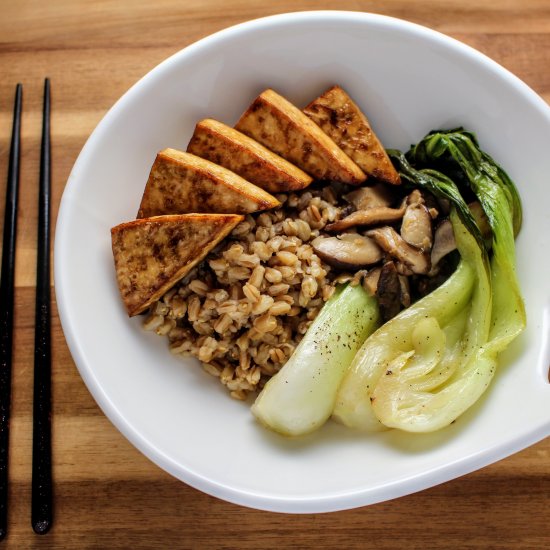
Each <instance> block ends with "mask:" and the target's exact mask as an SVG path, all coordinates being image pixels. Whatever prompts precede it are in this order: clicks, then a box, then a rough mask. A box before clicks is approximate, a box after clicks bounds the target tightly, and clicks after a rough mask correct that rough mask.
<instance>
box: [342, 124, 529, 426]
mask: <svg viewBox="0 0 550 550" xmlns="http://www.w3.org/2000/svg"><path fill="white" fill-rule="evenodd" d="M390 156H391V157H392V160H393V161H394V163H395V164H396V166H397V167H398V169H399V172H400V174H401V177H402V179H403V181H404V182H406V183H409V184H413V185H415V186H417V187H420V188H423V189H427V190H429V191H431V192H433V193H434V194H435V195H438V196H440V197H444V198H446V199H448V200H449V201H450V202H451V204H452V205H453V210H452V213H451V221H452V224H453V230H454V233H455V239H456V241H457V247H458V250H459V253H460V256H461V260H460V263H459V266H458V268H457V270H456V271H455V272H454V273H453V274H452V275H451V277H450V278H449V279H448V280H447V281H446V282H445V283H444V284H443V285H442V286H441V287H439V288H438V289H436V290H435V291H433V292H432V293H431V294H429V295H428V296H426V297H424V298H423V299H421V300H419V301H418V302H417V303H415V304H413V305H412V306H411V307H409V308H408V309H407V310H404V311H402V312H401V313H400V314H399V315H398V316H397V317H395V318H394V319H392V320H391V321H389V322H388V323H386V324H385V325H383V326H382V327H381V328H380V329H378V331H376V332H375V333H374V334H373V335H372V336H371V337H370V338H368V339H367V341H366V342H365V344H364V345H363V346H362V348H361V350H360V351H359V352H358V354H357V355H356V357H355V358H354V360H353V362H352V365H351V367H350V369H349V371H348V373H347V375H346V376H345V377H344V380H343V382H342V385H341V387H340V389H339V391H338V394H337V400H336V405H335V409H334V416H335V418H337V419H338V420H340V421H341V422H343V423H344V424H346V425H348V426H352V427H358V428H363V429H367V430H376V429H381V428H383V427H393V428H399V429H402V430H407V431H413V432H428V431H434V430H437V429H440V428H442V427H444V426H446V425H448V424H449V423H451V422H452V421H454V420H455V419H456V418H457V417H458V416H459V415H460V414H462V413H463V412H464V411H465V410H466V409H467V408H469V407H470V406H471V405H472V404H473V403H475V401H476V400H477V399H478V398H479V397H480V396H481V394H482V393H483V392H484V391H485V389H486V387H487V386H488V384H489V381H490V380H491V378H492V376H493V374H494V372H495V368H496V362H497V355H498V353H500V352H501V351H502V350H503V349H504V348H505V347H506V346H507V345H508V344H509V343H510V342H511V341H512V340H513V339H514V338H515V337H516V336H517V335H518V334H519V333H520V332H521V331H522V330H523V328H524V327H525V322H526V321H525V310H524V306H523V301H522V298H521V295H520V291H519V285H518V282H517V277H516V273H515V249H514V234H515V233H517V232H518V231H519V227H520V225H521V204H520V201H519V195H518V193H517V191H516V189H515V187H514V184H513V183H512V181H511V180H510V179H509V178H508V176H507V175H506V174H505V173H504V171H503V170H502V169H501V168H500V167H499V166H498V165H497V164H496V163H495V162H494V161H493V160H492V159H491V158H490V157H489V156H488V155H487V154H486V153H484V152H482V151H481V150H480V149H479V146H478V144H477V141H476V140H475V137H474V136H473V135H472V134H470V133H468V132H464V131H462V130H456V131H449V132H433V133H431V134H429V135H428V136H426V138H424V139H423V140H422V141H421V142H420V143H419V144H418V145H416V146H415V147H413V148H412V149H411V151H409V153H408V154H407V158H405V157H404V156H403V155H401V154H400V153H399V152H396V151H392V152H391V153H390ZM409 161H410V162H411V163H412V164H414V165H415V167H414V168H413V166H411V164H409ZM435 168H437V170H436V169H435ZM465 186H466V187H467V188H469V189H470V190H471V191H473V193H474V194H475V195H476V196H477V198H478V200H479V202H480V203H481V205H482V207H483V209H484V211H485V213H486V215H487V216H488V219H489V223H490V225H491V229H492V232H493V239H492V250H493V255H492V259H491V261H490V263H489V260H488V251H487V250H486V249H485V245H484V243H483V239H482V238H481V235H480V232H479V229H478V228H477V226H476V225H475V221H474V220H473V218H472V216H471V214H470V212H469V210H468V207H467V205H466V203H465V201H464V199H463V198H462V194H461V192H460V191H459V188H462V189H464V188H465Z"/></svg>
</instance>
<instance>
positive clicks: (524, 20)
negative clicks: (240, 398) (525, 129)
mask: <svg viewBox="0 0 550 550" xmlns="http://www.w3.org/2000/svg"><path fill="white" fill-rule="evenodd" d="M336 6H337V7H338V8H339V9H350V10H359V11H372V12H377V13H384V14H386V15H392V16H396V17H401V18H404V19H408V20H410V21H414V22H416V23H420V24H423V25H427V26H429V27H431V28H434V29H436V30H439V31H441V32H444V33H446V34H449V35H451V36H453V37H455V38H458V39H459V40H462V41H464V42H466V43H467V44H469V45H471V46H473V47H475V48H477V49H479V50H481V51H482V52H484V53H486V54H487V55H489V56H490V57H492V58H493V59H495V60H496V61H498V62H499V63H501V64H502V65H504V66H505V67H506V68H508V69H509V70H511V71H512V72H514V73H515V74H517V75H518V76H519V77H520V78H522V79H523V80H524V81H525V82H527V84H529V85H530V86H531V87H532V88H534V89H535V90H536V91H537V92H538V93H539V94H540V95H541V96H542V97H543V98H544V99H546V100H547V101H550V70H549V67H550V3H549V2H548V1H547V0H500V1H499V2H496V1H490V2H479V1H473V0H460V1H458V0H449V1H445V0H429V1H428V0H427V1H409V0H388V1H386V2H383V3H382V2H374V1H361V0H357V1H341V2H339V3H337V4H336V3H334V2H327V1H313V0H295V1H293V2H291V1H287V0H285V1H272V2H271V3H269V4H266V3H260V2H254V1H252V0H226V1H224V2H222V1H221V0H187V1H186V2H178V1H177V0H157V1H155V2H150V1H147V2H146V1H143V0H140V1H130V0H118V1H115V0H113V1H108V0H96V1H94V2H92V1H85V0H74V1H73V0H51V1H49V2H42V1H38V0H32V1H31V0H19V1H17V2H8V1H7V0H4V1H3V2H2V3H1V7H2V12H1V13H2V16H1V17H0V67H1V74H2V78H1V79H0V196H1V197H2V200H1V204H0V219H2V218H3V208H4V204H3V202H4V201H3V197H4V194H5V174H6V172H7V157H8V150H9V133H10V131H11V110H12V105H11V102H12V98H13V90H14V87H15V84H16V83H17V82H22V83H23V84H24V88H25V89H24V102H25V104H24V105H25V111H24V117H23V129H22V147H23V157H22V173H21V192H20V216H19V227H18V251H17V253H18V256H17V264H16V286H17V291H16V296H15V299H16V329H15V330H16V332H15V334H16V336H15V349H14V375H13V384H14V388H13V409H12V430H11V441H12V447H11V455H10V468H11V470H10V479H11V490H10V516H9V521H10V532H9V536H8V538H7V539H6V540H5V541H4V542H3V543H0V544H2V545H4V546H5V547H6V548H14V549H15V548H154V547H158V548H193V549H194V548H274V547H279V548H312V547H322V548H379V549H391V548H405V547H406V548H409V549H411V550H412V549H427V548H430V549H431V548H471V549H487V548H498V549H502V548H514V549H527V548H533V549H535V548H537V549H538V548H548V547H550V525H549V522H548V517H547V516H548V510H549V509H550V440H548V439H547V440H545V441H543V442H541V443H539V444H537V445H535V446H533V447H531V448H529V449H527V450H525V451H523V452H521V453H519V454H516V455H514V456H512V457H510V458H508V459H506V460H503V461H500V462H498V463H497V464H494V465H492V466H490V467H487V468H485V469H483V470H481V471H479V472H475V473H473V474H470V475H468V476H465V477H463V478H461V479H458V480H455V481H452V482H449V483H445V484H443V485H440V486H438V487H435V488H433V489H430V490H427V491H423V492H421V493H418V494H415V495H410V496H408V497H404V498H401V499H398V500H395V501H391V502H386V503H382V504H378V505H375V506H370V507H365V508H361V509H357V510H351V511H347V512H340V513H335V514H322V515H321V514H309V515H303V516H288V515H281V514H272V513H267V512H259V511H254V510H248V509H245V508H242V507H239V506H235V505H232V504H228V503H225V502H222V501H220V500H217V499H214V498H212V497H209V496H207V495H204V494H202V493H199V492H198V491H195V490H194V489H191V488H190V487H187V486H186V485H184V484H182V483H180V482H178V481H176V480H175V479H173V478H171V477H170V476H169V475H168V474H166V473H164V472H163V471H161V470H160V469H159V468H157V467H156V466H155V465H153V464H152V463H150V462H149V461H148V460H147V459H146V458H144V457H143V456H142V455H141V454H140V453H138V452H137V451H136V450H135V449H134V448H133V447H132V446H131V445H130V444H129V443H128V442H127V441H126V440H125V439H124V438H123V437H122V436H121V435H120V434H119V432H117V431H116V430H115V429H114V427H113V426H112V425H111V424H110V422H109V421H108V420H107V419H106V417H105V416H104V415H103V414H102V412H101V411H100V410H99V408H98V407H97V405H96V404H95V402H94V401H93V399H92V397H91V396H90V394H89V393H88V391H87V389H86V388H85V386H84V384H83V382H82V380H81V378H80V377H79V375H78V372H77V370H76V368H75V366H74V363H73V361H72V359H71V356H70V354H69V351H68V349H67V346H66V344H65V340H64V337H63V333H62V330H61V327H60V323H59V319H58V317H57V314H55V315H54V319H53V395H54V407H53V412H54V414H53V434H54V442H53V445H54V480H55V489H56V494H55V503H56V509H55V522H54V527H53V529H52V531H51V532H50V533H49V534H48V535H46V536H43V537H39V536H37V535H35V534H34V533H33V532H32V530H31V526H30V474H31V434H32V426H31V415H32V368H33V365H32V361H33V322H34V280H35V250H36V244H35V243H36V222H37V220H36V204H37V199H38V186H37V182H38V162H39V142H40V124H41V118H40V117H41V101H42V86H43V79H44V77H45V76H49V77H50V78H51V80H52V83H53V94H52V101H53V103H52V113H53V117H52V139H53V159H52V166H53V169H52V175H53V189H52V194H53V196H52V217H53V220H54V221H55V219H56V216H57V208H58V205H59V201H60V198H61V194H62V192H63V189H64V186H65V182H66V180H67V177H68V175H69V172H70V170H71V167H72V165H73V163H74V161H75V159H76V157H77V155H78V153H79V151H80V149H81V148H82V146H83V145H84V143H85V141H86V139H87V137H88V135H89V134H90V132H91V131H92V130H93V128H94V127H95V125H96V124H97V123H98V122H99V121H100V119H101V118H102V116H103V115H104V114H105V112H106V111H107V110H108V109H109V107H110V106H111V105H112V104H113V103H114V102H115V101H116V99H118V97H120V95H122V94H123V93H124V92H125V91H126V90H127V89H128V88H129V87H130V86H131V85H132V84H133V83H134V82H135V81H136V80H138V79H139V78H140V77H141V76H143V75H144V74H145V73H146V72H147V71H149V70H150V69H151V68H153V67H154V66H155V65H156V64H158V63H159V62H160V61H162V60H163V59H164V58H166V57H167V56H169V55H171V54H172V53H174V52H176V51H177V50H179V49H181V48H182V47H184V46H186V45H187V44H190V43H192V42H194V41H195V40H198V39H199V38H202V37H204V36H206V35H208V34H210V33H212V32H215V31H218V30H220V29H222V28H224V27H226V26H229V25H231V24H234V23H239V22H242V21H246V20H249V19H252V18H257V17H261V16H265V15H270V14H274V13H282V12H285V11H297V10H311V9H331V8H334V7H336ZM549 406H550V405H549Z"/></svg>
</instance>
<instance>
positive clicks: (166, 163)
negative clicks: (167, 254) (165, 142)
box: [137, 149, 281, 218]
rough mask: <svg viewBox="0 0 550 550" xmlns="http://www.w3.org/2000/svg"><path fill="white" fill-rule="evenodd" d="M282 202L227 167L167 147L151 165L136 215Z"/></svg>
mask: <svg viewBox="0 0 550 550" xmlns="http://www.w3.org/2000/svg"><path fill="white" fill-rule="evenodd" d="M280 204H281V203H280V202H279V201H278V200H277V199H276V198H275V197H274V196H272V195H270V194H269V193H267V192H266V191H264V190H263V189H260V188H259V187H258V186H257V185H254V184H252V183H250V182H248V181H246V180H245V179H243V178H241V176H238V175H237V174H235V173H234V172H231V171H230V170H227V168H223V167H222V166H218V165H217V164H214V163H213V162H210V161H209V160H205V159H202V158H200V157H197V156H195V155H191V154H190V153H184V152H183V151H177V150H176V149H164V150H163V151H161V152H160V153H159V154H158V155H157V158H156V159H155V162H154V164H153V167H152V168H151V173H150V174H149V179H148V180H147V185H146V186H145V191H144V192H143V197H142V199H141V205H140V207H139V211H138V215H137V217H138V218H148V217H150V216H160V215H164V214H186V213H191V212H211V213H217V214H249V213H250V212H256V211H258V210H267V209H269V208H274V207H276V206H279V205H280Z"/></svg>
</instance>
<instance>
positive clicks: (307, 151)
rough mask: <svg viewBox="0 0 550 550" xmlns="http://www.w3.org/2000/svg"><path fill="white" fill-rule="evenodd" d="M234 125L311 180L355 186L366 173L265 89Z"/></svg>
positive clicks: (306, 118) (315, 126) (288, 104)
mask: <svg viewBox="0 0 550 550" xmlns="http://www.w3.org/2000/svg"><path fill="white" fill-rule="evenodd" d="M235 128H236V129H237V130H238V131H239V132H242V133H243V134H246V135H247V136H249V137H251V138H253V139H255V140H256V141H259V142H260V143H261V144H262V145H265V146H266V147H267V148H268V149H271V150H272V151H273V152H274V153H277V154H278V155H280V156H281V157H283V158H285V159H286V160H288V161H289V162H292V163H293V164H295V165H296V166H298V167H299V168H301V169H302V170H304V172H307V173H308V174H310V175H311V176H313V177H314V178H315V179H319V180H332V181H339V182H343V183H350V184H353V185H358V184H360V183H362V182H363V181H365V179H366V175H365V174H364V173H363V171H362V170H361V169H360V168H359V167H358V166H357V164H355V163H354V162H353V161H352V160H351V159H350V158H349V157H348V156H347V155H346V154H345V153H344V152H343V151H342V149H340V147H338V145H336V143H334V141H333V140H332V139H331V138H330V137H329V136H328V135H327V134H326V133H325V132H323V131H322V130H321V128H319V126H317V124H315V123H314V122H313V121H311V120H310V119H309V118H308V117H307V116H306V115H305V114H304V113H302V111H300V109H298V108H297V107H295V106H294V105H292V103H290V102H289V101H288V100H286V99H285V98H284V97H282V96H280V95H279V94H277V93H276V92H274V91H273V90H270V89H268V90H265V91H264V92H263V93H262V94H261V95H259V96H258V97H257V98H256V99H255V100H254V102H253V103H252V105H251V106H250V107H249V108H248V110H247V111H246V112H245V113H244V114H243V115H242V117H241V118H240V120H239V121H238V122H237V125H236V126H235Z"/></svg>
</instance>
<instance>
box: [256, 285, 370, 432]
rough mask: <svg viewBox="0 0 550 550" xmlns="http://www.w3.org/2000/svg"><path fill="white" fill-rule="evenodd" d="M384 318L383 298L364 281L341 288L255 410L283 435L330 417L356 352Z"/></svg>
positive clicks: (310, 427)
mask: <svg viewBox="0 0 550 550" xmlns="http://www.w3.org/2000/svg"><path fill="white" fill-rule="evenodd" d="M378 321H379V314H378V303H377V301H376V298H374V297H373V296H371V295H370V294H369V293H368V292H367V291H366V290H364V289H363V287H362V286H361V285H357V286H351V285H348V286H346V287H345V288H343V289H342V288H338V289H337V290H336V292H335V293H334V295H333V296H332V297H331V298H330V300H329V301H328V302H327V303H326V304H325V305H324V306H323V309H322V310H321V312H320V313H319V315H317V317H316V318H315V320H314V321H313V323H312V324H311V326H310V327H309V329H308V331H307V333H306V334H305V336H304V337H303V339H302V340H301V342H300V343H299V344H298V347H297V348H296V350H295V351H294V353H293V354H292V356H291V357H290V359H289V360H288V361H287V362H286V364H285V365H284V366H283V368H282V369H281V370H280V371H279V372H278V373H277V374H276V375H275V376H274V377H273V378H271V380H269V381H268V382H267V384H266V385H265V387H264V389H263V390H262V392H261V393H260V395H259V396H258V398H257V399H256V401H255V403H254V405H253V406H252V412H253V414H254V415H255V416H256V417H257V418H258V420H259V421H260V422H261V423H262V424H264V425H265V426H267V427H268V428H270V429H272V430H274V431H276V432H279V433H281V434H283V435H302V434H306V433H309V432H312V431H314V430H315V429H317V428H319V427H320V426H321V425H322V424H324V423H325V421H326V420H327V419H328V418H329V417H330V415H331V413H332V410H333V407H334V400H335V398H336V392H337V391H338V387H339V385H340V382H341V381H342V377H343V376H344V374H345V373H346V371H347V369H348V367H349V365H350V363H351V361H352V359H353V357H354V355H355V353H356V352H357V350H358V349H359V348H360V347H361V345H362V344H363V342H364V341H365V339H366V338H367V336H368V335H369V334H371V333H372V332H373V330H374V329H375V328H376V326H377V324H378Z"/></svg>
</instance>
